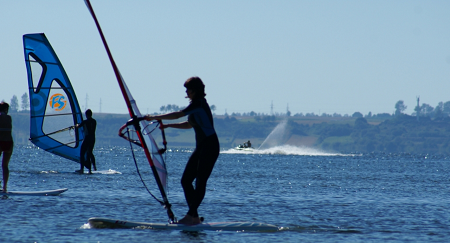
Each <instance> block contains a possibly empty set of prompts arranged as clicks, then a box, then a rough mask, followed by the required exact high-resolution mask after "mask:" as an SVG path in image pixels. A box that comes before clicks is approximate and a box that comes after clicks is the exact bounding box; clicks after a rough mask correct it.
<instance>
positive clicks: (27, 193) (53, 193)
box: [0, 188, 68, 196]
mask: <svg viewBox="0 0 450 243" xmlns="http://www.w3.org/2000/svg"><path fill="white" fill-rule="evenodd" d="M67 190H68V189H67V188H62V189H56V190H48V191H7V192H3V191H0V195H1V196H58V195H59V194H61V193H63V192H65V191H67Z"/></svg>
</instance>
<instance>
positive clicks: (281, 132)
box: [221, 120, 346, 156]
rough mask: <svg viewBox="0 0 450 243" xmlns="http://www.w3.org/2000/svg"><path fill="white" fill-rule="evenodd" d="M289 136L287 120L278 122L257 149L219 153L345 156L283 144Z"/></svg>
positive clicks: (231, 150) (230, 150)
mask: <svg viewBox="0 0 450 243" xmlns="http://www.w3.org/2000/svg"><path fill="white" fill-rule="evenodd" d="M288 137H289V134H288V132H287V120H283V121H282V122H280V123H279V124H278V125H277V126H276V127H275V128H274V129H273V130H272V132H271V133H270V134H269V136H267V138H266V139H265V140H264V142H263V143H262V144H261V146H259V148H258V149H252V150H237V149H234V148H232V149H229V150H225V151H221V153H223V154H284V155H309V156H346V155H345V154H340V153H329V152H324V151H321V150H319V149H314V148H310V147H305V146H301V147H297V146H293V145H286V144H284V143H285V141H286V140H287V138H288Z"/></svg>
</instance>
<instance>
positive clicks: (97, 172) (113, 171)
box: [41, 169, 122, 175]
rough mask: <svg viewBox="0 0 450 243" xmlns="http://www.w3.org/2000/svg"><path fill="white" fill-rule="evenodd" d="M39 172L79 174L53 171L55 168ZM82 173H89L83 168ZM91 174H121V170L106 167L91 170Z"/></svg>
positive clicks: (67, 172)
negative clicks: (104, 168)
mask: <svg viewBox="0 0 450 243" xmlns="http://www.w3.org/2000/svg"><path fill="white" fill-rule="evenodd" d="M41 173H45V174H49V173H54V174H80V173H78V172H77V170H76V171H55V170H50V171H41ZM83 174H89V171H88V170H84V171H83ZM92 174H102V175H114V174H122V172H120V171H117V170H112V169H108V170H97V171H95V170H93V171H92Z"/></svg>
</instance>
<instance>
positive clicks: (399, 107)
mask: <svg viewBox="0 0 450 243" xmlns="http://www.w3.org/2000/svg"><path fill="white" fill-rule="evenodd" d="M406 107H407V106H406V105H405V103H404V102H403V100H399V101H397V103H395V115H396V116H398V115H400V114H402V113H403V111H405V110H406Z"/></svg>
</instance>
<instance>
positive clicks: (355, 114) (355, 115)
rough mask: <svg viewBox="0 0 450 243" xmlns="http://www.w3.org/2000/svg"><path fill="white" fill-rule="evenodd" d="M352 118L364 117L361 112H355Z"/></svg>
mask: <svg viewBox="0 0 450 243" xmlns="http://www.w3.org/2000/svg"><path fill="white" fill-rule="evenodd" d="M352 117H363V114H362V113H361V112H358V111H357V112H355V113H353V115H352Z"/></svg>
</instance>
